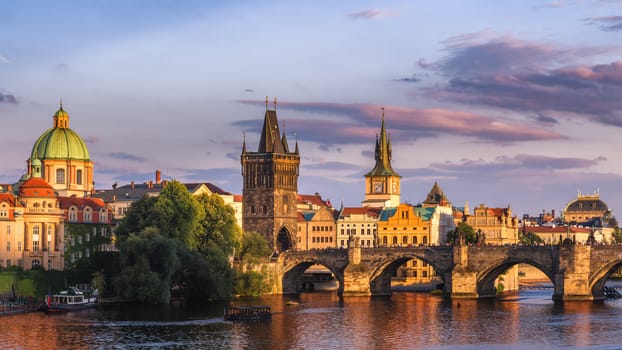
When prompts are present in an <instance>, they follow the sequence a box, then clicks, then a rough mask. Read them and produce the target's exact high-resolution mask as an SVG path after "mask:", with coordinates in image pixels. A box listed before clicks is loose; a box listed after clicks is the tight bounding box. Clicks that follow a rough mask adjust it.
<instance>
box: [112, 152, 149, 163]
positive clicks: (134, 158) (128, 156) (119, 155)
mask: <svg viewBox="0 0 622 350" xmlns="http://www.w3.org/2000/svg"><path fill="white" fill-rule="evenodd" d="M105 155H106V156H108V157H110V158H114V159H120V160H131V161H136V162H144V161H146V160H147V158H145V157H141V156H138V155H135V154H130V153H125V152H110V153H106V154H105Z"/></svg>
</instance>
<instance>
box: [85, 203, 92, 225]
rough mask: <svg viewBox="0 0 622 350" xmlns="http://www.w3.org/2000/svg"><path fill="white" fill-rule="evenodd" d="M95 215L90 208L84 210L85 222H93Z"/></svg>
mask: <svg viewBox="0 0 622 350" xmlns="http://www.w3.org/2000/svg"><path fill="white" fill-rule="evenodd" d="M92 214H93V213H92V212H91V208H90V207H86V208H84V221H86V222H91V220H92V219H93V215H92Z"/></svg>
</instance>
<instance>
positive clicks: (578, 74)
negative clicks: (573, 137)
mask: <svg viewBox="0 0 622 350" xmlns="http://www.w3.org/2000/svg"><path fill="white" fill-rule="evenodd" d="M444 44H445V45H446V48H445V52H446V53H447V54H446V56H445V57H443V58H442V59H440V60H439V61H437V62H433V63H430V64H428V67H430V68H429V69H432V70H434V71H436V72H438V73H440V74H441V75H442V76H445V77H446V78H447V80H446V82H445V83H444V84H443V83H440V84H436V85H434V86H431V87H430V85H428V87H422V88H421V92H422V94H423V96H426V97H428V98H431V99H435V100H438V101H442V102H450V103H451V102H457V103H460V104H465V105H472V106H476V107H480V106H487V107H496V108H499V109H506V110H514V111H518V112H529V113H535V114H538V115H546V114H548V112H551V111H554V112H562V113H565V114H566V115H567V116H568V117H572V118H581V119H586V120H591V121H593V122H597V123H601V124H605V125H614V126H622V100H621V99H620V98H619V96H620V95H622V61H614V62H609V63H604V64H592V65H586V64H581V63H579V61H582V60H586V59H591V58H594V57H596V56H599V55H601V54H603V53H615V52H618V51H620V48H619V47H576V48H564V47H557V46H554V45H550V44H543V43H538V42H529V41H525V40H518V39H515V38H512V37H509V36H505V37H496V38H495V37H493V38H490V33H488V32H486V31H483V32H479V33H473V34H465V35H462V36H459V37H454V38H450V39H448V40H446V41H444ZM423 85H425V84H423Z"/></svg>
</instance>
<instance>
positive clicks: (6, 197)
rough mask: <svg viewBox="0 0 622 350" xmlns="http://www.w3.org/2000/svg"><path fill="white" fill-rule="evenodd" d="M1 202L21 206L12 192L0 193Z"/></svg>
mask: <svg viewBox="0 0 622 350" xmlns="http://www.w3.org/2000/svg"><path fill="white" fill-rule="evenodd" d="M2 202H6V203H9V205H10V206H11V207H21V204H19V202H18V201H17V198H16V197H15V196H14V195H13V194H12V193H0V203H2ZM16 204H17V205H16Z"/></svg>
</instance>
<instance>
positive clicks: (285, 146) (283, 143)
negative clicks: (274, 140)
mask: <svg viewBox="0 0 622 350" xmlns="http://www.w3.org/2000/svg"><path fill="white" fill-rule="evenodd" d="M281 144H282V145H283V148H284V149H285V153H289V146H288V145H287V136H285V131H283V137H281Z"/></svg>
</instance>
